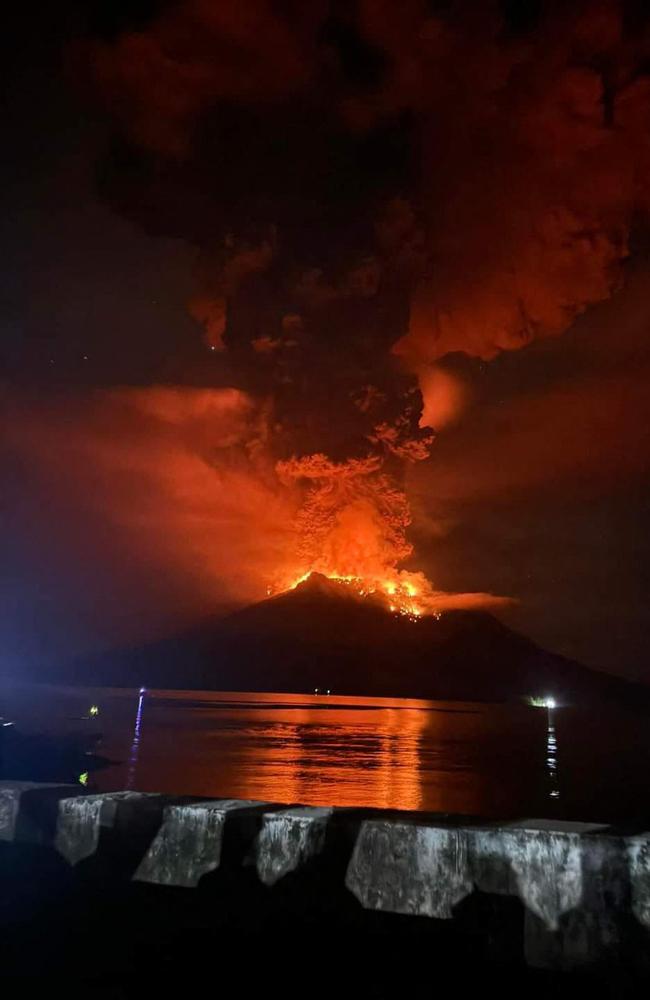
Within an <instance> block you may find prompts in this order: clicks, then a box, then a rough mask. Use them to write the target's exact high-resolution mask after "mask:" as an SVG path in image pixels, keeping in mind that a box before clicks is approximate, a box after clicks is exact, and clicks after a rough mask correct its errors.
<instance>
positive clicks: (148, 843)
mask: <svg viewBox="0 0 650 1000" xmlns="http://www.w3.org/2000/svg"><path fill="white" fill-rule="evenodd" d="M2 843H4V844H11V845H15V846H17V847H20V845H38V846H39V848H40V849H42V850H43V851H47V852H53V853H54V854H55V855H56V857H57V858H58V859H59V861H60V862H61V863H62V864H65V865H66V866H67V867H68V868H69V869H70V871H71V872H72V873H74V877H75V878H77V879H80V880H87V881H88V880H89V881H90V882H92V884H93V891H97V892H102V884H103V883H107V882H112V881H115V880H118V881H119V880H128V881H129V882H132V883H138V884H141V885H147V886H150V887H152V888H153V887H155V889H156V891H158V892H160V893H164V892H166V891H174V892H176V893H178V892H179V891H181V890H183V891H184V892H186V893H192V892H196V891H197V890H198V889H199V888H201V889H203V890H205V887H206V886H208V887H209V886H210V885H211V882H210V880H211V879H214V877H215V875H218V874H219V873H221V874H223V873H225V872H226V871H227V873H228V878H227V882H221V883H218V882H216V881H214V885H213V891H214V893H215V899H216V894H218V893H219V892H221V893H222V894H223V893H227V894H228V895H229V897H230V899H231V901H232V899H234V898H235V897H238V896H239V897H240V902H241V901H244V902H243V908H244V910H245V899H246V894H247V893H248V894H251V893H252V892H255V894H256V895H255V899H256V900H257V899H259V898H261V897H260V895H259V894H260V893H264V894H265V895H264V899H268V900H271V901H272V900H273V899H274V898H277V899H278V900H281V899H282V896H281V892H280V890H281V889H282V887H283V886H285V887H286V886H287V885H291V887H292V906H293V908H294V912H297V913H299V912H300V910H301V907H304V909H305V911H306V910H308V909H311V910H313V909H314V908H315V909H318V908H319V907H320V908H322V909H323V910H324V911H325V912H326V913H327V915H328V917H327V918H328V920H332V921H336V920H338V919H339V918H340V919H342V920H345V919H346V913H347V912H348V911H349V912H350V913H354V919H355V921H356V923H357V925H363V921H364V920H365V919H368V920H369V919H370V918H371V915H372V914H373V913H377V912H380V913H382V914H384V915H391V914H392V915H395V916H397V915H402V916H404V915H406V916H408V917H410V918H415V919H416V922H417V921H424V922H426V921H429V922H430V923H440V922H446V923H451V924H458V925H459V926H460V927H461V928H462V927H463V926H464V924H465V923H466V922H467V920H468V919H471V923H472V928H473V931H474V932H477V931H478V932H480V933H483V934H484V935H485V939H486V941H488V942H490V943H491V945H492V946H494V947H495V948H496V949H497V951H498V952H499V954H500V955H503V954H507V953H510V954H512V955H513V956H515V957H516V952H517V950H520V951H521V958H522V960H523V961H525V962H526V964H527V965H528V966H531V967H533V968H539V969H556V970H576V969H585V970H593V969H597V968H599V967H601V966H607V967H612V966H616V965H620V964H624V965H625V966H626V967H628V968H629V967H631V966H634V968H635V969H637V970H638V972H639V973H640V974H643V975H646V974H647V972H648V971H649V970H650V832H643V831H630V830H627V831H623V830H617V829H615V828H612V827H608V826H604V825H597V824H583V823H565V822H560V821H546V820H522V821H520V822H509V823H485V822H479V821H474V820H469V819H458V818H453V817H446V816H438V815H422V814H417V813H396V812H393V813H388V812H383V811H380V810H352V809H334V808H322V807H321V808H317V807H313V808H310V807H305V806H286V805H277V804H273V803H266V802H251V801H242V800H236V799H235V800H233V799H223V800H207V801H206V800H199V799H192V798H171V797H169V796H162V795H155V794H144V793H136V792H116V793H109V794H100V795H94V794H84V793H83V790H80V789H79V788H78V787H77V786H66V785H35V784H31V783H21V782H4V783H1V784H0V844H2ZM2 877H3V876H0V893H1V892H2V884H1V883H2ZM211 891H212V890H211ZM274 893H275V894H277V896H274ZM174 898H176V897H174ZM251 898H252V896H251ZM486 901H487V902H489V905H486ZM478 904H480V905H478ZM513 904H514V905H515V907H516V915H515V917H514V919H513V918H512V913H513V909H512V906H513ZM504 907H506V908H507V907H509V909H508V910H507V912H508V913H509V914H510V916H508V918H507V919H506V918H505V916H504V915H505V914H506V909H505V908H504ZM470 914H471V918H468V915H470ZM251 919H252V917H251ZM481 920H483V922H484V924H485V926H481ZM418 926H420V924H418ZM508 938H510V939H511V940H508Z"/></svg>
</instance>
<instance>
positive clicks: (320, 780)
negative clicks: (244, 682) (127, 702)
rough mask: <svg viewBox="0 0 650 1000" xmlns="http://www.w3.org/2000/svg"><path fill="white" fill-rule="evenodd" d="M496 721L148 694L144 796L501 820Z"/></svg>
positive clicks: (329, 700) (385, 702) (291, 698)
mask: <svg viewBox="0 0 650 1000" xmlns="http://www.w3.org/2000/svg"><path fill="white" fill-rule="evenodd" d="M494 712H495V706H491V707H489V708H487V707H485V708H482V707H481V706H476V705H464V704H455V705H452V704H445V705H444V706H443V705H441V704H436V703H433V702H425V701H417V700H399V699H393V700H391V699H381V698H372V699H355V698H352V697H343V696H314V695H311V696H310V695H278V694H260V695H257V694H256V695H251V694H237V693H228V694H218V695H217V694H213V693H203V692H198V693H197V692H152V693H151V694H150V695H148V703H147V707H146V710H145V716H144V724H143V734H142V745H141V752H140V758H139V763H138V773H137V776H136V787H138V788H140V789H142V790H145V791H154V790H156V791H162V792H171V793H178V792H182V793H185V794H194V795H210V796H215V797H219V796H232V797H238V798H239V797H241V798H248V799H262V800H266V801H275V802H283V803H290V802H302V803H306V804H310V805H337V806H373V807H379V808H387V809H409V810H418V809H426V810H435V811H442V812H477V811H483V812H485V811H488V812H490V811H492V812H498V806H499V802H498V798H494V795H493V792H494V788H495V787H497V786H499V785H503V775H500V776H496V775H495V776H494V779H495V780H494V781H489V780H488V781H487V783H486V749H485V748H486V745H487V744H488V743H490V742H491V739H492V736H493V733H494V726H495V724H498V723H495V721H494V719H493V716H494ZM487 757H489V754H487ZM488 769H489V760H488ZM98 777H99V780H100V781H101V780H102V776H101V775H100V776H98ZM107 777H111V776H107ZM103 780H106V778H104V779H103ZM111 780H112V781H113V782H115V781H116V780H117V779H116V777H115V775H113V776H112V779H111Z"/></svg>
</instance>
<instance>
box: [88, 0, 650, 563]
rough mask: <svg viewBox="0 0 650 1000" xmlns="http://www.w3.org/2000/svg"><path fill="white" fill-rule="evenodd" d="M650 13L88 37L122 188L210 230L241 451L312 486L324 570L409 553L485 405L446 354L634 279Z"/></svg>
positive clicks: (183, 24) (539, 329)
mask: <svg viewBox="0 0 650 1000" xmlns="http://www.w3.org/2000/svg"><path fill="white" fill-rule="evenodd" d="M647 22H648V18H647V15H646V13H645V12H644V11H643V10H642V9H641V8H640V7H637V6H636V5H634V4H624V3H615V2H606V0H605V2H601V0H584V2H579V3H576V4H571V5H569V7H568V9H567V5H561V4H556V3H554V2H550V0H549V2H547V3H541V4H538V5H526V9H525V10H524V9H523V8H522V9H519V8H518V7H517V5H512V4H499V3H496V2H493V3H488V4H481V5H477V4H474V3H470V2H462V0H461V2H454V3H451V4H445V5H444V7H443V6H442V5H441V7H440V8H439V9H438V8H437V7H436V5H431V4H428V3H425V2H423V0H406V2H404V3H400V4H394V3H391V2H389V0H359V2H358V3H355V4H349V5H341V4H338V3H335V2H330V3H327V2H322V3H310V4H301V3H294V2H289V3H285V4H282V5H277V4H275V3H272V2H270V0H246V2H240V0H237V2H234V0H224V2H221V3H219V4H214V3H210V2H206V0H183V2H181V3H178V4H174V5H171V6H168V5H163V6H161V8H160V10H159V12H158V13H155V14H154V15H152V17H151V18H150V20H149V22H148V23H147V24H146V25H144V26H139V27H138V29H137V30H134V29H133V27H131V26H129V25H128V24H127V23H125V24H124V25H123V26H122V28H121V30H119V31H117V32H116V33H115V34H114V35H113V37H111V38H110V39H106V38H104V39H97V38H96V39H94V40H92V41H88V40H86V41H85V42H83V43H81V44H80V45H79V47H78V49H77V51H76V53H75V56H74V60H73V63H74V66H75V69H76V72H77V73H79V74H80V75H81V76H82V77H83V79H84V81H85V82H86V83H88V84H90V87H91V89H92V91H93V93H94V96H95V99H96V100H97V101H99V102H100V103H101V104H102V105H103V107H104V109H105V111H106V113H107V115H108V117H109V120H110V121H111V122H112V126H113V129H114V143H113V147H112V149H111V152H110V154H109V155H108V156H107V157H106V159H105V161H104V162H103V163H102V164H101V169H100V171H99V183H100V189H101V191H102V195H103V197H104V198H105V199H106V200H107V201H108V202H109V203H110V204H112V205H113V206H114V207H115V208H116V209H117V210H119V211H120V212H122V213H124V214H126V215H128V216H129V218H131V219H134V220H136V221H137V222H138V223H139V224H140V225H142V226H143V227H144V228H145V229H146V230H147V231H148V232H150V233H153V234H165V235H169V236H175V237H181V238H183V239H184V240H186V241H188V242H189V243H191V244H193V245H194V246H195V247H196V248H197V258H198V265H197V273H196V294H195V295H194V297H193V298H192V300H191V302H190V303H189V304H188V306H189V310H190V313H191V315H192V316H193V317H194V318H195V319H196V320H197V321H198V323H199V324H201V325H202V326H203V334H202V335H203V336H204V337H205V341H206V346H207V348H209V349H212V350H214V351H217V352H220V355H219V356H220V362H221V364H220V368H219V373H220V374H219V379H220V382H221V385H222V386H224V387H226V386H232V387H235V389H229V390H226V389H225V388H224V389H223V390H219V391H220V393H223V392H226V393H227V392H231V393H233V392H234V393H235V396H228V395H225V396H223V395H220V396H219V398H220V400H221V403H220V404H219V406H222V404H224V405H225V403H224V401H225V400H226V399H229V400H232V399H237V400H238V401H239V402H238V403H237V406H236V407H235V410H237V416H236V420H235V426H236V432H235V431H233V432H232V433H234V434H235V438H233V440H232V442H231V443H230V444H229V445H228V446H227V447H228V448H230V449H232V451H231V452H229V453H228V454H229V458H228V463H230V462H231V461H235V460H234V458H232V455H234V453H235V452H237V453H238V454H239V456H240V457H239V459H238V461H242V462H246V463H248V464H247V465H246V469H247V471H246V482H247V483H250V484H251V485H250V489H251V491H252V496H254V497H257V498H258V499H259V498H260V496H266V495H267V494H268V496H269V497H271V496H273V497H275V498H276V501H275V503H276V505H277V504H280V505H282V504H284V502H285V501H284V499H278V498H286V496H287V494H290V495H291V498H292V499H291V503H293V504H294V505H295V507H294V510H293V512H292V514H291V516H290V521H289V523H290V525H291V528H290V533H293V535H292V537H293V538H294V540H293V541H291V542H289V543H288V548H287V551H288V552H290V553H291V558H292V559H293V561H294V563H295V566H296V569H304V568H316V567H327V568H328V569H329V570H330V571H334V570H336V571H338V572H339V573H343V572H344V569H343V568H342V567H343V566H344V567H345V573H348V572H349V573H350V575H364V574H365V573H371V575H374V574H375V573H376V572H377V573H378V572H379V571H380V570H381V571H383V572H386V571H387V570H390V571H395V568H396V567H397V566H398V565H400V564H401V563H402V562H403V561H404V560H405V559H407V558H408V557H409V555H410V553H411V547H410V544H409V542H408V539H407V531H408V527H409V523H410V513H409V507H408V502H407V499H406V495H405V489H404V480H405V470H408V469H409V468H410V467H412V466H413V465H414V464H415V463H420V462H423V461H424V460H426V459H427V456H428V455H429V453H430V450H431V446H432V444H433V439H434V433H433V432H434V431H440V430H443V429H444V428H445V427H446V426H448V425H450V424H451V423H453V421H454V420H455V419H457V417H458V414H459V412H460V410H461V409H462V407H463V405H464V402H465V398H464V394H463V392H462V390H461V387H460V384H459V383H458V382H456V381H455V380H454V378H453V377H452V376H451V375H449V374H448V372H447V371H446V370H445V369H444V368H439V367H438V364H439V362H440V361H441V360H442V359H444V358H447V357H448V356H449V355H453V354H456V353H459V352H461V353H463V354H466V355H469V356H472V357H476V358H480V359H483V360H489V359H492V358H494V357H495V356H497V355H498V354H499V353H501V352H504V351H510V350H515V349H519V348H522V347H524V346H526V345H528V344H530V343H531V342H532V341H535V340H541V339H544V338H549V337H556V336H558V335H560V334H562V333H563V332H564V331H566V330H567V328H568V327H569V326H570V325H571V324H572V323H573V322H574V320H575V319H576V317H577V316H578V315H579V314H580V313H582V312H583V311H584V310H585V309H587V308H588V307H589V306H590V305H592V304H594V303H598V302H600V301H602V300H604V299H606V298H608V297H609V296H610V295H611V294H612V293H613V292H614V291H615V290H616V289H617V288H618V287H619V286H620V284H621V281H622V265H623V263H624V262H625V260H626V258H627V257H628V256H629V254H630V247H631V245H632V238H633V235H634V233H635V232H636V228H635V227H637V226H638V224H639V223H640V222H641V221H642V220H643V219H644V217H645V213H646V210H647V207H648V195H649V179H650V142H649V130H648V123H649V122H650V78H648V76H647V75H646V67H647V65H648V62H647V60H648V54H649V45H650V35H649V34H648V23H647ZM422 394H424V401H423V398H422ZM156 398H158V399H161V398H162V397H160V396H158V397H156ZM171 399H172V397H171V396H170V397H167V398H166V400H165V403H164V406H166V407H169V409H170V411H173V410H174V409H175V407H176V405H177V404H176V403H172V402H171ZM197 400H198V397H196V398H195V399H194V400H193V403H192V405H193V406H194V405H199V404H198V402H197ZM244 400H246V403H245V404H244V402H243V401H244ZM147 405H150V404H147ZM179 405H180V404H179ZM231 405H232V403H229V404H228V407H230V406H231ZM571 405H572V403H571V400H570V398H565V397H562V398H561V399H560V400H559V401H558V407H557V409H559V410H562V409H564V411H565V412H567V410H570V408H571ZM210 406H212V404H210ZM210 406H208V410H207V412H206V414H205V416H206V419H207V420H208V421H209V419H210V417H209V412H210ZM228 407H226V410H223V411H222V410H220V411H219V417H218V420H217V419H216V418H215V425H217V424H219V423H220V422H222V421H224V420H225V422H226V425H229V424H230V422H231V421H232V420H233V419H234V413H233V412H232V411H231V409H229V408H228ZM527 412H530V410H528V411H527ZM555 412H557V410H556V411H555ZM253 413H254V414H255V418H254V419H253V418H252V414H253ZM226 416H227V419H226ZM159 419H161V418H159ZM546 419H547V409H546V405H544V406H540V408H539V412H538V413H537V414H536V416H535V418H534V421H533V423H534V427H535V428H540V427H543V426H544V423H545V421H546ZM251 421H252V424H254V427H255V429H254V432H253V433H252V437H250V433H251ZM162 422H163V423H164V421H162ZM191 424H192V420H190V419H189V417H188V426H189V425H191ZM242 424H245V425H246V433H243V431H242ZM174 426H176V427H177V428H179V427H180V424H178V423H177V424H175V425H174ZM183 427H184V430H183V434H185V433H186V430H187V428H186V422H185V420H183ZM188 433H189V430H188ZM489 433H490V432H489V425H488V426H487V429H486V431H485V435H484V437H486V436H487V437H489ZM531 433H533V435H534V434H535V433H537V434H538V435H540V434H541V435H543V433H544V432H543V431H539V430H537V431H535V430H532V431H531ZM237 435H239V436H237ZM183 440H184V441H185V440H186V439H185V438H183ZM229 440H230V439H229ZM188 447H190V446H189V445H188ZM194 447H195V445H194V444H192V445H191V448H192V449H193V448H194ZM219 447H220V448H222V446H221V445H220V446H219ZM485 454H486V456H487V455H489V449H488V448H487V447H486V451H485ZM262 456H264V457H262ZM187 460H188V461H190V459H187ZM191 461H195V459H194V458H192V459H191ZM486 461H489V460H488V459H487V458H486ZM200 462H201V463H203V462H204V460H203V459H201V460H200ZM256 463H257V464H256ZM235 466H236V462H235ZM228 468H230V465H228ZM204 473H205V467H204V465H203V464H200V465H199V466H198V468H197V471H196V474H197V476H198V477H199V478H200V477H201V476H203V474H204ZM258 474H259V475H260V479H259V480H256V479H255V477H256V476H257V475H258ZM206 475H208V476H210V475H211V474H207V473H206ZM229 475H232V476H233V477H234V481H235V482H237V483H238V482H239V480H238V479H237V476H243V475H244V474H243V473H242V472H241V471H238V472H231V473H229ZM253 480H255V482H256V484H257V485H255V486H253V485H252V483H253ZM163 487H164V488H165V489H167V490H168V491H169V482H168V481H167V479H166V477H165V482H164V483H163ZM447 488H449V486H448V485H447ZM432 489H433V490H435V489H436V486H435V484H434V485H433V487H432ZM290 506H291V504H289V507H290ZM283 514H286V515H287V516H288V510H287V509H286V508H284V507H283ZM271 534H273V532H271ZM281 534H282V532H280V535H281ZM262 562H264V560H262ZM355 566H356V567H357V568H356V569H355V568H354V567H355ZM370 567H372V571H371V570H370Z"/></svg>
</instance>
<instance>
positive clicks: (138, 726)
mask: <svg viewBox="0 0 650 1000" xmlns="http://www.w3.org/2000/svg"><path fill="white" fill-rule="evenodd" d="M145 694H146V691H145V688H140V692H139V697H138V710H137V712H136V714H135V723H134V725H133V739H132V740H131V751H130V753H129V769H128V772H127V776H126V787H127V790H128V791H133V789H134V788H135V777H136V771H137V767H138V754H139V752H140V737H141V733H142V710H143V708H144V696H145Z"/></svg>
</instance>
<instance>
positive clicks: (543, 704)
mask: <svg viewBox="0 0 650 1000" xmlns="http://www.w3.org/2000/svg"><path fill="white" fill-rule="evenodd" d="M526 702H527V703H528V704H529V705H530V706H531V707H532V708H548V709H549V711H550V710H551V709H554V708H557V702H556V700H555V698H551V697H549V696H540V695H532V696H531V697H530V698H526Z"/></svg>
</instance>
